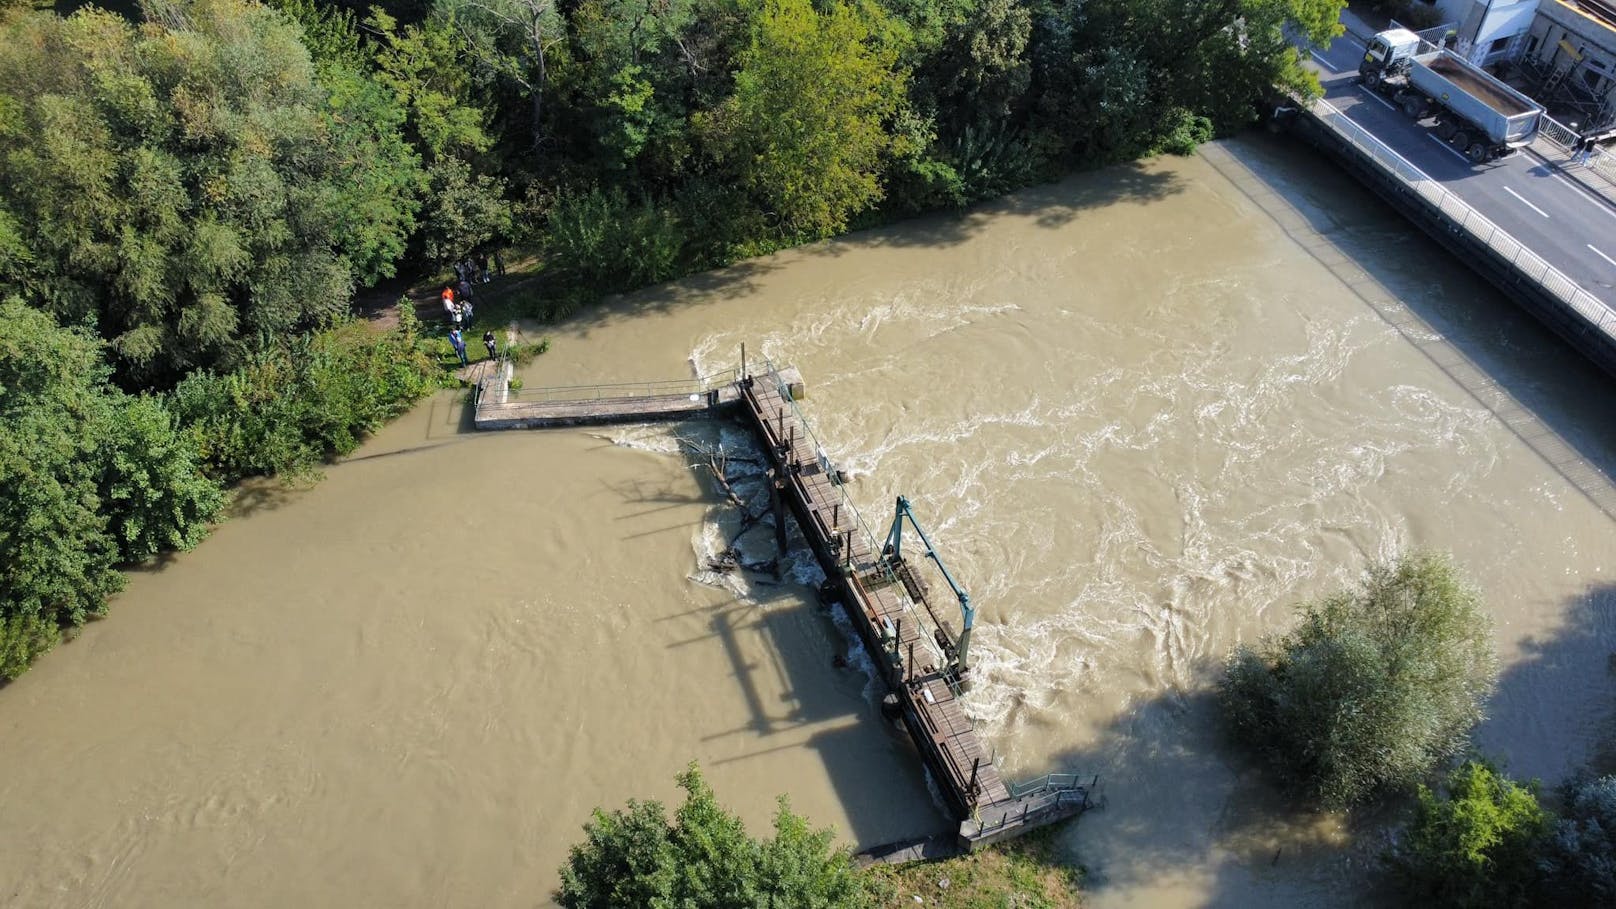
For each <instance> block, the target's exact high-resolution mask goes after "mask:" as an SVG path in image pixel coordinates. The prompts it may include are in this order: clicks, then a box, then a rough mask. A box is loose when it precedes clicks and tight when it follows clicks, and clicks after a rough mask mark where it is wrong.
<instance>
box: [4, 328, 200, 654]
mask: <svg viewBox="0 0 1616 909" xmlns="http://www.w3.org/2000/svg"><path fill="white" fill-rule="evenodd" d="M109 375H110V370H109V368H108V367H107V365H106V363H105V361H104V358H103V346H102V344H101V342H100V341H99V340H97V339H96V338H94V337H92V336H90V335H89V334H88V333H86V332H83V331H80V330H76V329H67V328H61V327H58V326H57V325H56V324H55V322H54V321H53V320H52V319H51V317H50V316H49V315H47V314H46V313H43V312H41V311H39V310H37V309H34V308H32V307H29V306H26V305H24V304H22V303H21V302H18V301H15V300H12V301H8V302H6V303H4V304H0V624H3V627H0V677H5V678H12V677H15V676H16V675H17V674H18V673H19V672H21V671H22V670H23V669H24V668H26V667H27V665H28V662H29V661H30V660H31V659H32V658H33V657H34V656H35V655H36V654H38V653H39V652H42V651H43V650H45V649H48V648H49V647H50V646H51V645H52V644H54V643H55V641H56V637H57V634H56V629H57V628H58V626H63V625H80V624H83V622H84V621H85V620H86V619H88V618H89V617H91V616H95V615H100V614H101V613H102V612H103V611H104V609H105V608H106V598H107V597H108V596H109V595H111V594H112V593H114V592H116V591H117V590H119V589H120V588H121V587H122V585H123V577H122V575H120V574H119V573H118V572H117V570H116V566H118V565H120V564H125V563H130V562H138V561H141V560H144V559H146V558H149V557H151V556H153V555H156V554H157V553H159V552H162V551H165V550H169V549H189V548H190V547H191V546H193V545H195V544H196V543H197V542H198V541H199V540H200V539H201V538H202V536H203V534H205V533H206V531H207V526H208V523H209V522H210V521H212V520H213V518H214V517H215V516H216V514H217V512H218V509H219V506H220V504H221V502H222V494H221V492H220V490H219V488H218V486H217V485H216V484H214V483H213V482H211V481H209V480H208V479H206V478H205V477H203V476H202V474H201V473H200V470H199V468H198V465H197V461H196V457H195V455H194V453H193V450H192V449H191V447H190V446H189V445H188V444H187V443H186V442H185V440H184V439H183V437H181V436H180V435H179V434H178V433H177V432H176V430H175V428H174V423H173V420H172V418H171V417H170V415H169V413H168V412H167V410H166V409H164V407H163V406H162V404H161V402H159V401H157V400H156V399H153V398H149V397H131V396H128V395H125V394H124V393H123V392H121V391H119V390H118V389H116V388H114V387H113V386H112V385H111V384H110V382H109Z"/></svg>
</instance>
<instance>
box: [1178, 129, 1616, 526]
mask: <svg viewBox="0 0 1616 909" xmlns="http://www.w3.org/2000/svg"><path fill="white" fill-rule="evenodd" d="M1202 157H1203V158H1204V159H1205V160H1206V161H1207V162H1208V163H1210V164H1211V165H1212V166H1213V168H1214V169H1216V170H1217V171H1219V172H1220V173H1221V174H1223V176H1224V177H1226V178H1228V180H1229V181H1230V182H1231V183H1232V184H1234V185H1235V186H1236V187H1237V188H1238V189H1239V190H1240V191H1241V192H1242V193H1243V194H1245V196H1246V197H1247V198H1248V199H1249V200H1250V201H1252V202H1253V203H1255V204H1256V205H1257V206H1258V207H1259V208H1261V209H1262V210H1263V211H1264V212H1265V213H1266V214H1268V215H1269V217H1270V218H1272V219H1273V220H1274V222H1275V223H1276V224H1278V225H1279V226H1280V227H1281V228H1282V229H1284V230H1285V231H1286V233H1287V234H1288V235H1289V236H1290V237H1291V238H1292V239H1293V240H1294V241H1296V243H1297V244H1299V245H1300V246H1301V247H1302V248H1303V249H1305V250H1306V251H1307V252H1308V253H1309V254H1310V255H1312V256H1313V257H1314V258H1315V259H1316V260H1317V261H1318V262H1319V263H1320V264H1322V265H1324V266H1325V267H1326V268H1327V269H1329V270H1330V271H1331V273H1333V274H1334V275H1336V277H1338V278H1339V279H1340V280H1341V281H1342V282H1343V283H1344V284H1346V285H1347V286H1348V287H1350V288H1351V289H1352V290H1353V291H1354V292H1355V293H1356V294H1357V295H1358V296H1359V298H1360V299H1362V300H1363V301H1364V302H1365V303H1366V304H1368V305H1369V306H1370V307H1371V308H1373V309H1374V310H1375V311H1376V312H1377V313H1379V314H1380V316H1381V317H1382V318H1383V319H1385V321H1386V322H1387V323H1388V324H1390V325H1391V326H1392V327H1394V328H1396V329H1397V330H1398V332H1399V333H1401V334H1402V336H1403V337H1404V338H1405V339H1406V340H1407V341H1408V342H1409V343H1410V344H1412V345H1414V346H1415V347H1416V348H1418V349H1419V350H1420V351H1421V352H1422V353H1424V354H1425V355H1426V357H1427V358H1428V359H1429V360H1430V361H1431V362H1432V363H1433V364H1434V365H1436V366H1437V367H1438V368H1439V369H1441V370H1442V371H1443V372H1444V373H1446V374H1447V375H1448V376H1450V377H1451V378H1452V379H1453V380H1454V381H1455V382H1456V383H1458V384H1459V385H1460V386H1461V387H1463V388H1464V389H1465V390H1466V391H1468V392H1469V393H1470V394H1471V396H1472V397H1474V398H1475V399H1476V401H1477V402H1479V403H1480V404H1481V405H1482V406H1484V407H1486V408H1487V409H1488V410H1490V411H1491V412H1492V413H1493V414H1494V415H1495V416H1497V417H1498V419H1499V420H1500V421H1501V422H1502V423H1503V424H1504V425H1505V426H1507V427H1509V429H1510V430H1511V431H1512V432H1514V433H1515V435H1516V436H1517V437H1518V438H1520V440H1521V441H1522V442H1524V443H1526V445H1527V446H1528V447H1530V448H1531V449H1532V450H1534V451H1536V452H1537V453H1538V454H1539V455H1540V456H1541V457H1543V459H1544V460H1545V461H1546V462H1547V463H1549V464H1550V465H1551V466H1552V467H1553V468H1554V469H1555V470H1556V471H1558V472H1559V473H1560V474H1561V475H1562V476H1563V477H1564V478H1565V479H1566V480H1567V481H1569V482H1570V483H1571V484H1572V485H1574V486H1575V487H1577V489H1578V490H1580V491H1581V492H1582V493H1583V494H1584V495H1585V496H1586V497H1587V498H1588V499H1589V501H1591V502H1593V503H1594V504H1595V505H1596V506H1597V507H1599V508H1600V509H1602V510H1603V511H1604V512H1605V513H1606V514H1607V515H1609V516H1611V517H1613V518H1616V419H1612V417H1613V413H1612V410H1613V407H1612V403H1611V402H1612V401H1613V400H1616V396H1613V395H1611V394H1609V393H1602V392H1600V391H1596V392H1595V393H1593V394H1590V390H1604V392H1608V391H1609V390H1610V389H1612V388H1613V387H1616V383H1613V382H1612V379H1611V377H1610V376H1609V375H1607V374H1606V373H1604V372H1602V371H1601V370H1600V369H1598V368H1597V367H1596V366H1594V365H1593V364H1592V363H1591V362H1589V361H1588V360H1587V359H1586V358H1584V357H1583V356H1582V355H1581V354H1580V353H1578V352H1577V351H1576V350H1575V349H1574V348H1572V347H1571V346H1570V345H1569V344H1567V343H1566V342H1565V341H1563V340H1561V339H1560V337H1559V336H1558V335H1556V334H1554V333H1553V332H1552V331H1551V330H1550V329H1548V328H1547V327H1546V326H1544V325H1543V324H1542V323H1540V322H1538V321H1537V320H1536V319H1534V318H1532V316H1531V315H1530V314H1528V313H1527V312H1526V311H1524V310H1522V309H1520V308H1519V307H1518V306H1516V305H1515V304H1514V303H1513V302H1512V301H1510V300H1509V299H1508V298H1506V297H1505V296H1504V295H1503V294H1502V293H1500V292H1499V291H1497V290H1496V289H1495V288H1494V287H1493V286H1492V285H1491V284H1489V283H1487V282H1486V281H1485V280H1484V279H1482V278H1481V277H1480V276H1479V275H1476V274H1475V273H1474V272H1473V271H1471V270H1470V268H1469V266H1468V265H1466V264H1465V263H1464V262H1463V261H1462V260H1460V259H1459V258H1457V257H1455V256H1453V255H1452V254H1450V253H1449V252H1448V251H1447V250H1446V249H1444V248H1443V247H1441V246H1439V245H1438V244H1437V243H1436V242H1434V241H1432V240H1430V239H1429V238H1427V237H1426V236H1425V235H1424V234H1422V233H1420V232H1419V231H1418V229H1417V228H1415V227H1413V226H1412V225H1410V224H1408V222H1406V221H1405V219H1404V218H1403V217H1402V215H1401V214H1398V213H1397V212H1395V211H1393V210H1391V209H1385V208H1381V203H1380V201H1379V198H1378V197H1376V196H1374V195H1373V194H1371V193H1370V192H1369V191H1368V190H1367V189H1366V188H1364V187H1362V186H1361V185H1360V184H1358V183H1356V182H1354V181H1353V180H1352V178H1351V177H1349V176H1348V175H1347V174H1346V173H1345V172H1343V171H1341V170H1340V169H1339V168H1337V167H1335V166H1334V165H1333V164H1332V163H1331V162H1330V161H1329V160H1328V159H1326V158H1323V157H1322V153H1319V152H1315V151H1313V150H1311V149H1310V148H1308V147H1307V146H1304V145H1302V144H1301V143H1300V141H1299V140H1293V139H1288V138H1279V137H1272V136H1268V135H1266V134H1264V133H1260V132H1255V131H1252V132H1248V133H1246V134H1244V135H1243V136H1241V137H1240V138H1238V139H1234V140H1228V141H1223V142H1219V143H1216V144H1215V145H1213V146H1208V147H1207V148H1205V149H1204V150H1203V152H1202ZM1291 174H1301V175H1305V179H1307V180H1309V181H1310V184H1311V185H1301V184H1300V183H1294V182H1290V180H1289V178H1288V175H1291ZM1354 195H1357V196H1360V197H1362V198H1364V199H1365V201H1366V202H1368V203H1370V204H1372V205H1374V206H1375V208H1380V209H1381V211H1383V212H1384V217H1385V218H1386V219H1387V220H1388V221H1390V219H1396V220H1395V227H1390V228H1381V227H1379V226H1377V225H1370V226H1367V227H1363V226H1359V225H1356V224H1352V225H1349V224H1347V223H1346V221H1347V220H1348V219H1346V218H1343V216H1342V213H1341V212H1340V211H1339V210H1338V209H1337V207H1336V205H1335V203H1336V202H1338V201H1339V200H1341V199H1350V198H1351V197H1352V196H1354ZM1368 210H1369V211H1374V210H1375V209H1373V208H1372V209H1368ZM1356 213H1357V212H1356V211H1355V212H1354V213H1353V214H1356ZM1359 220H1360V221H1361V220H1362V219H1361V218H1360V219H1359ZM1410 262H1427V263H1436V264H1437V268H1439V269H1440V272H1441V274H1440V276H1439V277H1437V278H1432V279H1426V278H1424V277H1423V276H1422V275H1421V273H1420V271H1419V270H1418V269H1415V268H1411V267H1410ZM1460 275H1465V276H1468V278H1469V280H1468V282H1466V281H1465V280H1464V279H1463V278H1461V277H1460ZM1456 291H1457V292H1456Z"/></svg>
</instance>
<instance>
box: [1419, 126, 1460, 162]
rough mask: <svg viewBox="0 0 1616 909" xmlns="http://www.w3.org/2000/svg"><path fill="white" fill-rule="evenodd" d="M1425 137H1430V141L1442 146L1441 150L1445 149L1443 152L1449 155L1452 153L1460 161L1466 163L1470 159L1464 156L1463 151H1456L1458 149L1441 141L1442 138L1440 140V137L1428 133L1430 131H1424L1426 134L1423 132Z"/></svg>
mask: <svg viewBox="0 0 1616 909" xmlns="http://www.w3.org/2000/svg"><path fill="white" fill-rule="evenodd" d="M1425 138H1427V139H1430V140H1431V141H1432V142H1435V143H1436V144H1437V145H1439V146H1441V147H1442V150H1443V151H1445V152H1447V153H1448V154H1450V155H1452V156H1454V157H1455V158H1458V159H1459V160H1460V161H1463V162H1464V163H1466V164H1469V163H1470V159H1469V158H1466V157H1465V156H1464V153H1463V152H1461V151H1458V150H1457V149H1455V148H1454V147H1453V146H1451V145H1449V144H1448V143H1446V142H1443V141H1442V140H1441V139H1438V138H1437V137H1436V136H1433V135H1431V134H1430V133H1426V134H1425Z"/></svg>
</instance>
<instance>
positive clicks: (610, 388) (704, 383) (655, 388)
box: [511, 369, 740, 402]
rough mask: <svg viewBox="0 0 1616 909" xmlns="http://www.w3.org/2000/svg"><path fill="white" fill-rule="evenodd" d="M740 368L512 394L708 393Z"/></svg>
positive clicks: (559, 397) (570, 397) (584, 397)
mask: <svg viewBox="0 0 1616 909" xmlns="http://www.w3.org/2000/svg"><path fill="white" fill-rule="evenodd" d="M739 378H740V370H738V369H728V370H724V371H723V372H718V373H714V374H712V375H708V376H696V377H694V378H690V379H667V380H662V381H651V382H617V383H609V384H603V385H553V386H548V387H536V388H520V389H517V390H515V391H512V392H511V397H512V398H520V399H521V400H523V401H550V402H556V401H601V400H606V399H611V398H648V397H661V396H664V395H683V394H706V393H708V392H710V391H712V390H713V389H715V388H721V387H723V386H725V385H731V384H734V383H735V381H736V380H737V379H739Z"/></svg>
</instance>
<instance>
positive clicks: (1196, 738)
mask: <svg viewBox="0 0 1616 909" xmlns="http://www.w3.org/2000/svg"><path fill="white" fill-rule="evenodd" d="M1219 672H1220V669H1219V668H1218V667H1213V666H1207V667H1204V668H1203V669H1202V670H1201V671H1199V672H1198V673H1197V676H1198V680H1197V681H1196V682H1195V683H1193V687H1191V688H1187V689H1178V688H1175V689H1172V690H1168V691H1163V692H1158V693H1155V694H1153V695H1150V696H1147V697H1145V698H1142V699H1137V700H1134V701H1133V702H1132V703H1130V704H1129V705H1128V707H1126V708H1125V709H1124V710H1123V711H1121V712H1120V713H1118V714H1117V715H1116V716H1114V717H1112V718H1111V719H1110V720H1109V721H1107V722H1106V723H1105V724H1104V725H1103V726H1101V727H1099V728H1098V729H1096V730H1094V732H1093V735H1092V741H1093V744H1092V745H1089V746H1084V747H1079V748H1074V749H1068V750H1066V751H1063V752H1060V753H1058V754H1056V755H1053V756H1052V757H1051V759H1050V761H1049V763H1048V765H1047V766H1045V767H1039V768H1038V772H1045V771H1047V772H1053V773H1073V774H1077V775H1078V776H1092V775H1096V774H1097V775H1098V776H1099V778H1100V781H1099V786H1098V791H1099V798H1098V799H1097V808H1098V810H1095V811H1091V812H1089V813H1087V814H1084V815H1083V816H1082V817H1081V818H1079V819H1078V820H1077V821H1076V822H1075V823H1073V824H1068V825H1067V826H1065V827H1064V828H1062V829H1061V830H1060V832H1059V833H1058V834H1057V837H1058V838H1057V843H1058V846H1059V850H1060V852H1061V853H1062V855H1063V857H1064V858H1065V859H1066V860H1067V861H1070V862H1072V863H1073V864H1076V865H1079V866H1081V867H1082V868H1084V870H1085V872H1086V878H1085V885H1084V890H1085V891H1086V892H1088V893H1090V894H1092V895H1094V896H1096V897H1101V896H1104V895H1105V894H1106V893H1107V892H1115V893H1119V894H1128V895H1129V897H1130V898H1131V899H1133V900H1136V901H1143V904H1147V905H1148V904H1150V903H1151V902H1152V901H1155V900H1160V901H1162V902H1163V903H1164V904H1169V905H1193V906H1204V907H1229V909H1235V907H1246V906H1251V905H1284V904H1285V903H1286V902H1287V901H1289V902H1291V904H1293V905H1313V904H1319V901H1320V900H1321V899H1323V896H1322V895H1323V894H1324V893H1326V891H1330V890H1332V889H1333V888H1335V887H1338V886H1339V883H1340V882H1339V881H1334V879H1335V878H1345V879H1346V880H1347V881H1348V886H1349V887H1350V889H1351V891H1352V892H1353V893H1354V894H1355V895H1358V896H1359V897H1362V898H1366V899H1369V900H1374V899H1376V898H1377V897H1383V896H1385V894H1383V893H1380V892H1379V890H1378V888H1380V887H1381V886H1383V882H1382V881H1381V880H1380V878H1379V876H1378V875H1377V874H1376V873H1375V871H1376V865H1375V861H1374V856H1375V855H1376V853H1377V851H1378V849H1379V846H1380V844H1381V843H1382V842H1384V830H1385V829H1386V827H1387V824H1388V823H1389V821H1391V820H1392V819H1394V818H1395V817H1396V811H1397V806H1396V805H1395V804H1387V805H1376V806H1371V807H1368V808H1363V809H1358V810H1355V811H1354V812H1352V813H1351V814H1327V813H1323V812H1319V811H1316V810H1313V809H1311V808H1306V807H1299V806H1300V805H1301V804H1302V803H1301V801H1300V800H1298V799H1297V798H1296V797H1295V796H1294V794H1292V793H1288V792H1286V791H1283V790H1282V789H1280V788H1278V787H1277V786H1276V785H1275V784H1274V782H1273V781H1272V777H1271V776H1270V775H1269V773H1268V772H1267V771H1266V770H1265V769H1264V768H1263V767H1261V766H1259V765H1258V764H1257V763H1255V762H1254V761H1252V760H1250V759H1249V758H1248V757H1247V756H1246V755H1245V754H1244V753H1243V752H1242V751H1241V750H1240V749H1238V748H1237V747H1236V746H1235V745H1233V744H1232V743H1231V742H1229V741H1228V740H1227V737H1226V736H1225V734H1224V732H1223V729H1222V727H1221V725H1220V722H1219V712H1218V704H1217V690H1216V685H1215V678H1216V675H1217V674H1218V673H1219ZM1338 897H1339V894H1336V898H1330V899H1325V900H1323V902H1324V903H1328V904H1330V905H1339V904H1341V903H1342V902H1343V901H1342V900H1341V899H1339V898H1338ZM1348 902H1351V900H1348Z"/></svg>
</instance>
